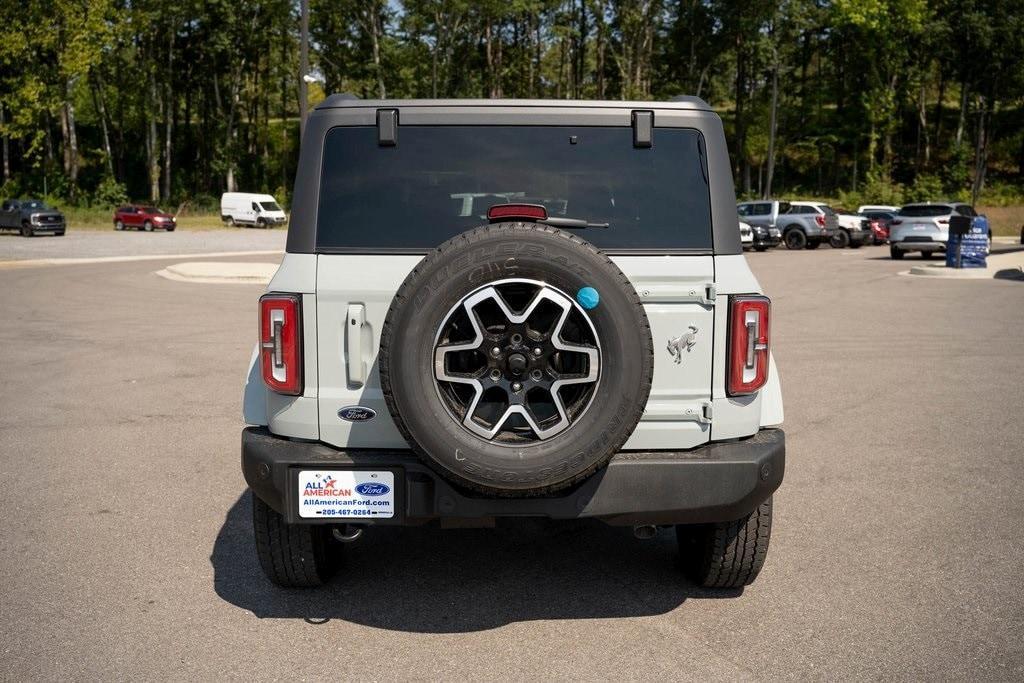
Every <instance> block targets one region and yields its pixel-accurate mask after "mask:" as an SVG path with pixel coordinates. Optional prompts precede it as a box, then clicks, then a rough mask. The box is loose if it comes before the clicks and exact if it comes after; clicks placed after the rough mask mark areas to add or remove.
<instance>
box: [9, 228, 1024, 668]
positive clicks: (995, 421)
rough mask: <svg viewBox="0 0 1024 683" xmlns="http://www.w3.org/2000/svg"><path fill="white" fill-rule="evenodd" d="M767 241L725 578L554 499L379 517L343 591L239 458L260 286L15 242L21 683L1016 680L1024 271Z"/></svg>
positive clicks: (1021, 582) (1022, 615) (12, 538)
mask: <svg viewBox="0 0 1024 683" xmlns="http://www.w3.org/2000/svg"><path fill="white" fill-rule="evenodd" d="M176 234H177V233H176ZM240 234H245V233H240ZM132 237H134V235H132ZM140 237H147V238H148V237H153V236H152V235H145V236H143V235H140ZM70 238H71V235H70V234H69V235H68V237H66V238H62V239H68V240H70ZM0 243H2V244H6V243H7V238H0ZM2 248H5V247H0V249H2ZM215 250H217V251H227V250H228V249H226V248H222V247H220V246H218V247H216V249H215ZM170 253H180V252H178V251H175V252H170ZM33 258H36V257H33ZM247 258H248V259H249V260H264V261H265V260H268V259H269V258H271V257H266V256H264V257H258V256H252V257H247ZM749 260H750V263H751V266H752V268H753V269H754V271H755V273H756V274H757V276H758V277H759V278H760V280H761V282H762V284H763V285H764V287H765V289H766V290H767V292H768V293H769V294H770V295H771V296H772V298H773V302H774V304H773V306H774V308H773V311H774V318H773V328H774V336H773V347H774V348H773V350H774V354H775V358H776V360H777V364H778V368H779V371H780V374H781V378H782V385H783V393H784V397H785V406H786V431H787V439H788V449H787V451H788V463H787V473H786V480H785V482H784V483H783V486H782V488H781V489H780V491H779V492H778V494H777V496H776V518H775V527H774V534H773V538H772V547H771V551H770V553H769V556H768V563H767V565H766V567H765V570H764V572H763V573H762V575H761V577H760V578H759V580H758V581H757V583H755V584H754V585H753V586H751V587H749V588H747V589H746V590H744V591H733V592H727V593H715V592H707V591H704V590H700V589H697V588H695V587H694V586H692V585H690V584H688V583H686V582H685V581H684V580H683V579H682V578H681V577H680V574H679V572H678V570H677V568H676V566H675V562H676V556H677V553H676V547H675V541H674V538H673V537H672V536H671V535H670V534H668V533H663V534H662V535H661V536H659V537H658V538H656V539H654V540H651V541H639V540H636V539H634V538H633V537H632V535H631V533H630V531H629V530H628V529H614V528H610V527H605V526H603V525H601V524H599V523H572V524H554V523H545V522H540V521H524V522H521V523H517V524H514V525H511V526H509V527H503V528H498V529H495V530H448V531H442V530H439V529H420V530H403V529H375V530H371V531H370V532H368V533H367V534H366V535H365V536H364V538H363V539H362V540H361V541H360V542H359V543H357V544H355V545H353V546H352V547H351V552H350V553H349V555H348V559H347V565H346V568H345V569H344V570H343V572H342V574H341V575H340V576H339V577H338V578H337V579H335V580H334V581H333V582H332V583H331V584H330V585H329V586H328V587H327V588H325V589H322V590H317V591H309V592H288V591H282V590H279V589H276V588H274V587H273V586H271V585H270V584H269V583H268V582H267V581H266V580H265V579H264V578H263V576H262V574H261V572H260V570H259V568H258V566H257V564H256V559H255V556H254V553H253V549H252V538H251V530H250V526H249V504H250V503H249V499H248V496H247V494H246V493H245V485H244V482H243V480H242V477H241V473H240V471H239V466H238V459H239V453H238V450H239V447H238V439H239V430H240V428H241V426H242V425H241V418H240V399H241V391H242V383H243V380H244V376H245V372H246V366H247V363H248V360H249V355H250V352H251V348H252V344H253V340H254V336H255V331H256V298H257V296H258V295H259V293H260V291H261V287H259V286H254V285H237V284H232V285H210V284H192V283H184V282H175V281H170V280H166V279H163V278H160V277H157V276H156V275H154V271H156V270H158V269H159V268H161V267H163V266H164V265H166V263H169V262H164V261H140V262H125V263H96V264H83V265H61V266H40V267H19V268H5V267H3V265H2V264H0V291H2V292H3V298H2V300H0V314H2V317H3V320H4V321H5V324H4V325H2V326H0V343H2V345H3V348H4V354H3V357H2V360H0V379H2V382H0V406H2V407H0V443H2V449H0V472H2V475H0V509H2V510H3V513H4V515H3V516H4V519H3V527H2V528H3V531H2V532H0V629H2V637H0V677H2V678H3V679H5V680H25V679H58V678H61V679H66V678H81V679H103V680H110V679H125V678H132V679H135V678H142V679H184V678H197V679H204V680H205V679H211V678H217V679H221V678H237V679H251V678H261V679H262V678H271V679H285V678H289V679H296V678H298V679H320V678H341V679H353V678H362V679H374V680H375V679H388V678H403V679H406V678H412V679H456V678H458V679H464V678H472V679H476V680H488V679H508V678H521V677H534V678H545V679H549V678H552V679H569V678H572V679H592V678H601V679H606V678H625V679H640V678H644V679H649V678H654V679H659V678H673V679H707V678H713V679H727V680H737V679H744V680H746V679H761V678H792V679H831V680H834V679H847V678H855V679H867V678H889V679H891V678H900V679H925V678H936V679H965V678H972V679H989V680H1013V679H1017V680H1019V679H1021V678H1022V677H1024V637H1022V635H1021V634H1022V633H1024V588H1022V586H1024V544H1022V542H1021V536H1022V529H1024V477H1022V475H1021V466H1022V464H1024V431H1022V428H1021V425H1022V424H1024V390H1022V386H1024V382H1022V380H1024V370H1022V366H1021V359H1022V358H1024V334H1022V331H1024V283H1021V282H1012V281H1001V280H991V281H948V280H938V279H929V278H912V277H907V276H902V275H899V274H898V272H899V271H901V270H906V269H907V267H908V266H907V262H902V263H899V262H893V261H890V260H889V259H888V252H887V249H884V248H865V249H861V250H843V251H833V250H830V249H828V248H824V249H819V250H817V251H815V252H810V251H808V252H786V251H784V250H776V251H774V252H769V253H765V254H752V255H750V257H749Z"/></svg>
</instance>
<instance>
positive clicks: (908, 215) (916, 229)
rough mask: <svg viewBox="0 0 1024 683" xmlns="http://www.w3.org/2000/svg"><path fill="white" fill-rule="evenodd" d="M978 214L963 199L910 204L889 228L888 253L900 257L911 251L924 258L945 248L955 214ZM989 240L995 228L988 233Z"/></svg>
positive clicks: (970, 216) (901, 210)
mask: <svg viewBox="0 0 1024 683" xmlns="http://www.w3.org/2000/svg"><path fill="white" fill-rule="evenodd" d="M978 215H979V214H978V213H977V212H976V211H975V210H974V207H973V206H971V205H970V204H963V203H960V202H936V203H931V202H926V203H921V204H907V205H906V206H903V207H902V208H900V210H899V213H897V214H896V217H895V218H894V219H893V220H892V223H891V224H890V228H889V255H890V256H891V257H892V258H894V259H901V258H903V257H904V256H905V255H906V254H907V253H909V252H912V251H917V252H920V254H921V257H922V258H931V256H932V254H934V253H937V252H945V251H946V243H947V242H948V241H949V219H950V218H952V217H953V216H966V217H968V218H975V217H977V216H978ZM988 237H989V241H991V239H992V231H991V230H989V233H988Z"/></svg>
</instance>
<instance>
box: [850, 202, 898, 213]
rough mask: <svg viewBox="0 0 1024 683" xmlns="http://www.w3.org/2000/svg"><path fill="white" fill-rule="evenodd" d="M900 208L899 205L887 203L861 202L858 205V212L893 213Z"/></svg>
mask: <svg viewBox="0 0 1024 683" xmlns="http://www.w3.org/2000/svg"><path fill="white" fill-rule="evenodd" d="M899 210H900V207H898V206H889V205H887V204H861V205H860V206H858V207H857V213H859V214H865V213H868V212H869V211H878V212H881V213H892V214H895V213H896V212H897V211H899Z"/></svg>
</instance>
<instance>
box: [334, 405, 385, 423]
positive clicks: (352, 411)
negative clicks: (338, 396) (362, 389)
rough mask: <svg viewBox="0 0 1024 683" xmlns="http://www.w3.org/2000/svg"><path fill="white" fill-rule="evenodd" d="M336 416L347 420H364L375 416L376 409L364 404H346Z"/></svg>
mask: <svg viewBox="0 0 1024 683" xmlns="http://www.w3.org/2000/svg"><path fill="white" fill-rule="evenodd" d="M338 417H340V418H341V419H342V420H345V421H347V422H366V421H367V420H372V419H373V418H375V417H377V411H375V410H374V409H373V408H366V407H364V406H347V407H345V408H342V409H341V410H339V411H338Z"/></svg>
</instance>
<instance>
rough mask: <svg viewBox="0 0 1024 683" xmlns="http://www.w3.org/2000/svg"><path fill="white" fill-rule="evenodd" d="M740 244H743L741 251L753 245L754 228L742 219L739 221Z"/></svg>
mask: <svg viewBox="0 0 1024 683" xmlns="http://www.w3.org/2000/svg"><path fill="white" fill-rule="evenodd" d="M740 244H742V245H743V251H747V250H749V249H752V248H753V247H754V230H753V228H751V227H750V225H749V224H747V223H744V222H743V221H740Z"/></svg>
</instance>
